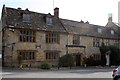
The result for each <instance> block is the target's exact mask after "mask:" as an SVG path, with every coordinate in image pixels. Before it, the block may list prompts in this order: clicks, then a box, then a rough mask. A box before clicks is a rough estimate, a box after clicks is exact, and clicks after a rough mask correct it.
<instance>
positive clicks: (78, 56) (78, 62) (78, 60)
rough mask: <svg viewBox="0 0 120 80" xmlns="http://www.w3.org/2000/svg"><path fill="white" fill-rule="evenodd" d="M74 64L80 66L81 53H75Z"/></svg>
mask: <svg viewBox="0 0 120 80" xmlns="http://www.w3.org/2000/svg"><path fill="white" fill-rule="evenodd" d="M75 58H76V66H81V63H80V60H81V55H76V56H75Z"/></svg>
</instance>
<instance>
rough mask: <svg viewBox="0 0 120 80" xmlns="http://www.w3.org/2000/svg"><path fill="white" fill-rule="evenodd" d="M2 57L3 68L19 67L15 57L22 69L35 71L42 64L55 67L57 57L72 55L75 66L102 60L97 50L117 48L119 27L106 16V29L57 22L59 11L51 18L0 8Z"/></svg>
mask: <svg viewBox="0 0 120 80" xmlns="http://www.w3.org/2000/svg"><path fill="white" fill-rule="evenodd" d="M1 24H2V26H1V27H2V56H3V58H2V59H3V65H4V66H15V67H17V66H18V60H17V57H18V55H22V56H23V61H22V64H23V66H29V65H31V66H32V67H37V66H39V65H40V63H41V62H43V61H47V62H50V64H51V65H52V66H56V65H57V64H58V59H59V57H61V56H63V55H65V54H72V55H73V57H74V60H75V65H76V66H81V65H82V64H83V57H84V56H87V57H89V56H93V57H94V59H95V60H100V59H101V54H100V50H99V46H100V45H101V43H102V42H103V43H104V44H105V45H107V46H108V45H115V46H119V40H120V34H119V30H120V27H119V25H118V24H117V23H114V22H112V16H109V18H108V23H107V25H106V26H99V25H93V24H90V23H89V22H88V21H87V22H83V21H82V20H81V21H79V22H78V21H73V20H68V19H61V18H59V8H55V9H54V15H51V14H50V13H48V14H43V13H37V12H33V11H29V9H26V10H22V9H21V8H17V9H15V8H10V7H6V6H5V5H3V9H2V16H1Z"/></svg>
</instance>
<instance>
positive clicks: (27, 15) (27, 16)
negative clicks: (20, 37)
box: [23, 14, 30, 22]
mask: <svg viewBox="0 0 120 80" xmlns="http://www.w3.org/2000/svg"><path fill="white" fill-rule="evenodd" d="M23 22H30V14H23Z"/></svg>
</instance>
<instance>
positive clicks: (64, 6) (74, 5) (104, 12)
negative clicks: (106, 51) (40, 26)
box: [0, 0, 120, 26]
mask: <svg viewBox="0 0 120 80" xmlns="http://www.w3.org/2000/svg"><path fill="white" fill-rule="evenodd" d="M119 1H120V0H0V12H2V7H3V4H5V6H6V7H11V8H16V9H17V8H18V7H21V8H22V9H23V10H25V9H26V8H28V9H29V10H30V11H34V12H39V13H45V14H48V13H51V14H52V15H53V9H54V8H55V7H58V8H59V17H60V18H63V19H69V20H74V21H81V20H83V21H85V22H86V21H88V22H89V23H90V24H95V25H101V26H105V25H106V24H107V22H108V14H109V13H112V17H113V22H116V23H117V22H118V2H119ZM53 2H54V4H53ZM0 16H1V14H0Z"/></svg>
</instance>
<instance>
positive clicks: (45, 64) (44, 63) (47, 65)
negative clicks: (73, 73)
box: [40, 62, 50, 69]
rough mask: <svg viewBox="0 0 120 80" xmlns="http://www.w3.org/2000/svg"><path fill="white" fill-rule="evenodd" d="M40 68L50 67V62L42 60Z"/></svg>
mask: <svg viewBox="0 0 120 80" xmlns="http://www.w3.org/2000/svg"><path fill="white" fill-rule="evenodd" d="M40 68H41V69H50V64H49V63H48V62H42V63H41V65H40Z"/></svg>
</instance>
